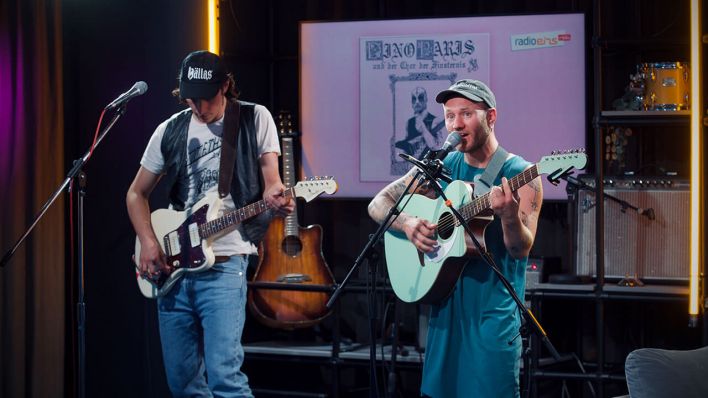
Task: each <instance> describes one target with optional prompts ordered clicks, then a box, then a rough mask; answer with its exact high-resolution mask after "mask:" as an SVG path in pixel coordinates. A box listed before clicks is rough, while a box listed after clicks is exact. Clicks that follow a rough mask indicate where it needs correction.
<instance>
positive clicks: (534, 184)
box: [529, 179, 541, 192]
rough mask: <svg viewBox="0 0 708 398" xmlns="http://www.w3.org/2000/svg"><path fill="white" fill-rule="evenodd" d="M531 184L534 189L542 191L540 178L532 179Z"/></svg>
mask: <svg viewBox="0 0 708 398" xmlns="http://www.w3.org/2000/svg"><path fill="white" fill-rule="evenodd" d="M529 186H530V187H531V188H533V190H534V191H536V192H541V184H540V183H539V182H538V179H533V180H531V182H529Z"/></svg>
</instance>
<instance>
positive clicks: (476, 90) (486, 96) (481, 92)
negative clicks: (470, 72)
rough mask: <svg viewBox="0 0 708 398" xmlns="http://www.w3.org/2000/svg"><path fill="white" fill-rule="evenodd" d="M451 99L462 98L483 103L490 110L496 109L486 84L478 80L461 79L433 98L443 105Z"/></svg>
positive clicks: (495, 101)
mask: <svg viewBox="0 0 708 398" xmlns="http://www.w3.org/2000/svg"><path fill="white" fill-rule="evenodd" d="M452 97H464V98H467V99H468V100H470V101H474V102H484V103H485V104H487V106H489V107H490V108H496V107H497V100H496V99H495V98H494V93H493V92H492V90H490V89H489V87H487V85H486V84H484V83H482V82H481V81H479V80H472V79H462V80H458V81H456V82H455V84H453V85H452V86H450V88H448V89H447V90H443V91H441V92H440V93H438V95H437V96H436V97H435V101H437V102H438V103H439V104H444V103H445V102H447V100H449V99H450V98H452Z"/></svg>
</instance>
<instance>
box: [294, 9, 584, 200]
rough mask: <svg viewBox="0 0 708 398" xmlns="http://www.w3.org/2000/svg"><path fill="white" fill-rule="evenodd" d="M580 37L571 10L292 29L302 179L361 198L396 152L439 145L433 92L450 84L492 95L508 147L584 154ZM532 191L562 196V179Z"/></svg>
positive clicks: (536, 153) (390, 172)
mask: <svg viewBox="0 0 708 398" xmlns="http://www.w3.org/2000/svg"><path fill="white" fill-rule="evenodd" d="M583 32H584V16H583V15H582V14H554V15H524V16H497V17H469V18H450V19H419V20H392V21H363V22H304V23H302V24H301V26H300V84H301V92H300V109H301V115H300V125H301V130H302V139H301V142H302V150H303V153H302V162H303V168H302V169H303V174H304V175H305V176H312V175H332V176H334V177H335V178H336V179H337V182H338V183H339V191H338V193H337V194H336V197H339V198H370V197H372V196H373V195H374V194H376V192H378V191H379V190H380V189H381V188H383V187H384V186H385V185H386V184H387V183H388V182H390V181H392V180H393V179H395V178H398V177H399V176H400V175H402V174H404V173H405V172H406V171H407V170H408V168H410V166H409V165H408V164H407V163H406V162H402V161H401V159H400V157H399V156H398V154H399V153H408V154H410V155H412V156H416V157H417V156H420V154H421V153H422V152H423V151H424V150H425V149H427V148H431V147H433V146H435V147H438V146H439V145H442V143H443V142H444V140H445V137H446V136H447V134H448V132H447V131H446V130H445V126H444V123H442V117H441V116H442V106H441V105H440V104H438V103H436V102H435V95H436V94H437V92H439V91H440V90H443V89H445V88H447V87H448V86H449V85H450V84H451V83H452V82H454V81H455V80H458V79H462V78H473V79H480V80H483V81H485V82H487V83H488V84H489V86H490V87H491V89H492V90H493V91H494V93H495V95H496V99H497V114H498V118H497V123H496V127H495V131H496V135H497V138H498V139H499V142H500V143H501V144H502V146H504V147H505V148H506V149H507V150H508V151H509V152H512V153H515V154H518V155H520V156H522V157H524V158H525V159H526V160H528V161H529V162H538V161H539V160H540V158H541V157H542V156H544V155H549V154H550V153H551V152H552V151H557V150H566V149H577V148H583V147H585V129H586V124H587V123H586V119H585V52H584V42H585V39H584V35H583ZM421 129H426V130H428V131H429V132H430V135H428V136H429V137H430V136H432V137H433V139H432V140H430V139H429V140H427V141H425V142H423V141H422V140H421V139H420V134H417V133H416V130H418V131H420V130H421ZM433 149H437V148H433ZM544 195H545V198H546V199H565V198H566V193H565V183H563V182H562V183H561V184H560V185H559V186H557V187H554V186H553V185H551V184H549V183H548V182H546V181H545V179H544Z"/></svg>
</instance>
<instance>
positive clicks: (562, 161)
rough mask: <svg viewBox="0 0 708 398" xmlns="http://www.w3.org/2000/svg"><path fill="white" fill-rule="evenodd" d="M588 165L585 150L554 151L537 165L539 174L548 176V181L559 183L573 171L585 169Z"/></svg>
mask: <svg viewBox="0 0 708 398" xmlns="http://www.w3.org/2000/svg"><path fill="white" fill-rule="evenodd" d="M587 163H588V156H587V155H586V154H585V150H584V149H574V150H569V151H554V152H552V153H551V154H550V155H548V156H544V157H542V158H541V161H540V162H538V163H537V164H536V166H537V168H538V173H539V174H548V180H549V181H550V182H552V183H557V182H558V179H559V178H561V177H562V176H564V175H565V174H568V173H569V172H570V171H572V170H573V169H577V170H580V169H584V168H585V165H587Z"/></svg>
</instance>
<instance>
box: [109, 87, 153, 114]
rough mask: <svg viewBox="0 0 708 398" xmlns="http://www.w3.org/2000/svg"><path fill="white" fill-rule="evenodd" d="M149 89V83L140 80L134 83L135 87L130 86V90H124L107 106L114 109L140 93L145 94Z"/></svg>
mask: <svg viewBox="0 0 708 398" xmlns="http://www.w3.org/2000/svg"><path fill="white" fill-rule="evenodd" d="M147 89H148V85H147V83H145V82H143V81H140V82H136V83H135V84H133V87H131V88H130V90H128V91H126V92H124V93H123V94H121V95H120V96H119V97H118V98H116V99H114V100H113V102H111V103H110V104H108V105H107V106H106V109H114V108H117V107H119V106H121V105H123V104H125V103H126V102H128V101H130V100H131V99H132V98H133V97H137V96H139V95H143V94H145V92H146V91H147Z"/></svg>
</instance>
